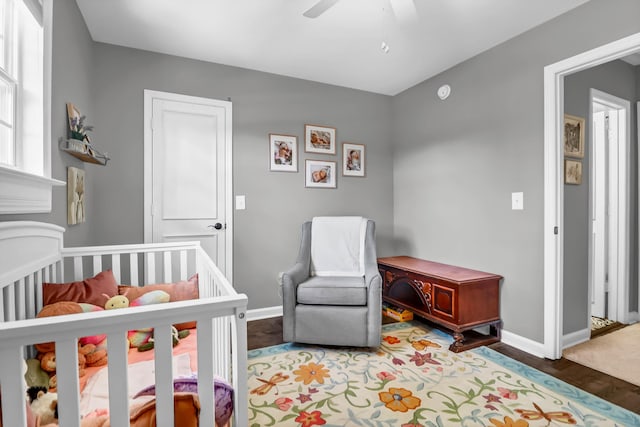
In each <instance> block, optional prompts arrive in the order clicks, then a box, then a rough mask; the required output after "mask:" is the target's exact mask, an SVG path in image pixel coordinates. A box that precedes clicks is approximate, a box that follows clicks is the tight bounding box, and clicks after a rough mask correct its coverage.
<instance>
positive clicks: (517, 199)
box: [511, 192, 524, 211]
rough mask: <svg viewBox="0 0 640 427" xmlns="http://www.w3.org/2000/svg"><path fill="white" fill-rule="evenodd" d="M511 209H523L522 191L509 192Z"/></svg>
mask: <svg viewBox="0 0 640 427" xmlns="http://www.w3.org/2000/svg"><path fill="white" fill-rule="evenodd" d="M511 209H513V210H514V211H521V210H523V209H524V193H522V192H520V193H511Z"/></svg>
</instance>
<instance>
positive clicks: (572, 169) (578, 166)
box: [564, 159, 582, 185]
mask: <svg viewBox="0 0 640 427" xmlns="http://www.w3.org/2000/svg"><path fill="white" fill-rule="evenodd" d="M564 183H565V184H573V185H579V184H582V161H580V160H568V159H567V160H565V161H564Z"/></svg>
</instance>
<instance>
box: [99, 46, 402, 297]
mask: <svg viewBox="0 0 640 427" xmlns="http://www.w3.org/2000/svg"><path fill="white" fill-rule="evenodd" d="M94 57H95V66H94V76H93V77H94V78H93V86H94V94H95V97H96V104H95V108H96V110H95V117H96V120H95V122H96V127H97V129H98V131H97V132H96V135H97V138H96V144H98V145H99V146H100V148H102V149H103V150H105V151H107V152H109V154H110V155H111V157H112V161H111V162H110V163H109V166H107V167H106V168H100V169H96V170H93V171H91V174H92V177H93V179H94V191H95V193H96V197H95V199H94V211H95V216H96V220H97V221H98V223H99V226H98V227H96V228H95V230H94V233H93V234H92V240H93V241H94V242H100V243H101V244H116V243H128V242H140V241H142V240H143V224H144V223H143V215H144V212H143V196H142V195H143V104H144V103H143V91H144V89H151V90H157V91H164V92H173V93H180V94H185V95H194V96H200V97H207V98H214V99H222V100H226V99H227V98H230V99H231V101H232V102H233V187H234V188H233V193H234V195H245V196H246V210H237V211H234V218H233V220H234V227H235V232H234V275H233V282H234V286H235V287H236V289H237V290H238V291H240V292H243V293H246V294H247V295H248V297H249V308H250V309H254V308H264V307H271V306H279V305H281V304H282V298H281V296H280V294H279V288H278V286H277V281H276V279H277V275H278V272H280V271H283V270H285V269H288V268H289V267H290V266H292V265H293V263H294V262H295V259H296V255H297V251H298V247H299V245H300V241H299V239H300V235H301V234H300V231H301V226H302V223H303V222H304V221H306V220H309V219H311V218H312V217H313V216H318V215H362V216H365V217H368V218H371V219H373V220H375V221H376V232H377V241H378V251H379V253H380V254H381V255H385V254H387V255H390V254H392V248H393V240H392V199H391V193H392V189H393V187H392V179H393V175H392V171H391V98H390V97H388V96H385V95H376V94H372V93H367V92H362V91H357V90H352V89H345V88H342V87H336V86H330V85H326V84H321V83H315V82H310V81H304V80H299V79H293V78H290V77H283V76H278V75H273V74H267V73H263V72H259V71H251V70H246V69H241V68H235V67H229V66H225V65H220V64H212V63H207V62H201V61H195V60H190V59H185V58H178V57H174V56H167V55H163V54H158V53H152V52H146V51H141V50H135V49H129V48H124V47H119V46H113V45H107V44H101V43H96V44H95V46H94ZM305 123H310V124H319V125H326V126H332V127H335V128H336V129H337V141H338V143H339V147H338V148H339V150H338V154H336V155H321V154H320V155H319V154H308V153H305V152H304V139H303V137H304V125H305ZM269 133H281V134H287V135H296V136H298V148H299V151H300V153H299V157H298V162H299V168H298V169H299V171H298V172H297V173H287V172H270V171H269V151H268V149H269ZM344 141H347V142H355V143H362V144H365V145H366V177H364V178H354V177H343V176H342V174H341V173H339V175H338V177H337V189H317V188H305V183H304V163H305V162H304V161H305V159H307V158H312V159H321V160H329V161H335V162H337V163H338V167H339V165H340V161H341V159H342V154H341V152H340V149H341V143H342V142H344ZM338 170H339V171H341V169H338Z"/></svg>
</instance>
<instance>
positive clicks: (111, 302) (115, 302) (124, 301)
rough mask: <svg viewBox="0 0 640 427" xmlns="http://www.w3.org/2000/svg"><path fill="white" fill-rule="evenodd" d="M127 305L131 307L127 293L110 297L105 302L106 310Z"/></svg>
mask: <svg viewBox="0 0 640 427" xmlns="http://www.w3.org/2000/svg"><path fill="white" fill-rule="evenodd" d="M102 295H104V296H105V297H107V298H109V295H107V294H102ZM127 307H129V298H127V297H126V296H125V295H116V296H113V297H111V298H109V299H108V300H107V302H106V303H105V304H104V309H105V310H113V309H116V308H127Z"/></svg>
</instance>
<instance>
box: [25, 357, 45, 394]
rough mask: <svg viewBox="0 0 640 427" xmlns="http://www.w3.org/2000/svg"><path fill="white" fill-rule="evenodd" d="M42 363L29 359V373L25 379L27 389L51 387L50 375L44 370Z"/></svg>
mask: <svg viewBox="0 0 640 427" xmlns="http://www.w3.org/2000/svg"><path fill="white" fill-rule="evenodd" d="M41 363H42V362H41V361H40V360H38V359H27V360H26V361H25V364H26V366H27V371H26V372H25V374H24V379H25V382H26V386H27V388H28V387H47V386H48V385H49V374H48V373H46V372H45V371H44V369H42V366H41ZM25 391H26V389H25Z"/></svg>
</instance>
